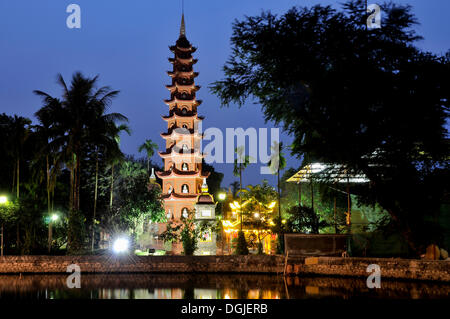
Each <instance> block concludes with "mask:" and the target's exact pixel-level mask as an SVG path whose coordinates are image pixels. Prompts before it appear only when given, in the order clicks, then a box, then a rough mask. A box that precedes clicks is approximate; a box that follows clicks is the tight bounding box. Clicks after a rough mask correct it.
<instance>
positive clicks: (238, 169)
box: [233, 146, 252, 231]
mask: <svg viewBox="0 0 450 319" xmlns="http://www.w3.org/2000/svg"><path fill="white" fill-rule="evenodd" d="M235 153H236V154H237V156H236V158H235V159H234V169H233V174H234V176H239V205H240V206H242V194H241V192H242V171H243V170H244V169H245V168H247V166H248V164H250V161H252V158H251V157H250V156H248V155H245V156H244V146H239V147H237V148H236V149H235ZM240 215H241V231H242V212H241V214H240Z"/></svg>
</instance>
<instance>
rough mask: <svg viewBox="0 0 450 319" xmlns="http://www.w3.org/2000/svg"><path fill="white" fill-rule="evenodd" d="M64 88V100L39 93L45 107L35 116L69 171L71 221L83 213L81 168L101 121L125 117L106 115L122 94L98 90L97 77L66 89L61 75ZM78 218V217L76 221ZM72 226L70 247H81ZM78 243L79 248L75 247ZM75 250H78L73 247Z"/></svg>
mask: <svg viewBox="0 0 450 319" xmlns="http://www.w3.org/2000/svg"><path fill="white" fill-rule="evenodd" d="M57 81H58V83H59V84H60V85H61V86H62V88H63V95H62V99H58V98H54V97H52V96H51V95H50V94H48V93H45V92H42V91H39V90H36V91H34V93H35V94H37V95H39V96H41V97H42V98H43V102H44V106H43V107H42V108H41V109H40V110H39V111H38V112H36V116H37V117H38V118H46V119H48V121H49V123H50V126H49V128H50V130H51V132H52V136H51V141H50V143H49V144H50V145H51V148H52V149H54V150H58V152H60V153H61V154H62V157H63V160H64V162H65V165H66V166H67V168H68V169H69V171H70V198H69V220H72V219H71V217H74V218H75V216H78V215H77V214H78V213H79V209H80V196H79V195H80V185H81V184H80V176H81V174H80V170H81V167H80V164H81V158H82V156H83V155H85V150H86V147H87V146H88V145H89V144H90V142H91V141H92V140H93V136H94V135H95V133H94V132H95V131H96V125H98V123H99V121H100V122H101V120H100V119H101V118H102V117H103V119H104V120H105V121H109V122H114V123H115V122H116V121H125V120H126V117H124V116H123V115H122V114H119V113H110V114H105V113H106V111H107V108H108V107H109V105H110V103H111V100H112V99H113V98H114V97H115V96H117V94H118V93H119V91H111V89H110V88H109V87H107V86H105V87H101V88H99V89H96V83H97V81H98V76H95V77H93V78H87V77H84V76H83V75H82V74H81V73H80V72H76V73H75V74H74V75H73V77H72V81H71V85H70V88H69V87H68V86H67V84H66V82H65V81H64V79H63V77H62V75H61V74H59V75H58V77H57ZM77 218H78V217H77ZM73 232H74V229H73V227H72V226H71V223H69V229H68V247H69V248H70V249H72V246H76V245H77V244H80V245H81V239H80V238H77V234H74V233H73ZM75 241H77V244H75ZM73 248H75V249H76V247H73Z"/></svg>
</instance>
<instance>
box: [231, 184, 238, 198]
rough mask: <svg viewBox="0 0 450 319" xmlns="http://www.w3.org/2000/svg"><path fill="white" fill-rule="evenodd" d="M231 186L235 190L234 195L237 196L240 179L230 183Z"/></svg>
mask: <svg viewBox="0 0 450 319" xmlns="http://www.w3.org/2000/svg"><path fill="white" fill-rule="evenodd" d="M230 186H231V189H232V191H233V197H235V196H236V194H237V190H238V187H239V182H238V181H234V182H233V183H231V184H230Z"/></svg>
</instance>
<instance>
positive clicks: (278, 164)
mask: <svg viewBox="0 0 450 319" xmlns="http://www.w3.org/2000/svg"><path fill="white" fill-rule="evenodd" d="M271 149H272V151H271V156H270V161H269V166H270V170H271V172H272V174H277V192H278V218H279V220H280V221H281V187H280V172H281V170H282V169H284V168H285V167H286V158H285V157H284V154H283V152H282V150H283V142H281V143H278V142H277V141H274V142H273V145H272V147H271Z"/></svg>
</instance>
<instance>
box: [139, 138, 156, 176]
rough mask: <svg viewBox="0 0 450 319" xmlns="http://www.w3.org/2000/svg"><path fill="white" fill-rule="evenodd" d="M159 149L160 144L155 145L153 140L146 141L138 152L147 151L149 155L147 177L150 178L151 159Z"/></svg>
mask: <svg viewBox="0 0 450 319" xmlns="http://www.w3.org/2000/svg"><path fill="white" fill-rule="evenodd" d="M156 149H158V144H156V143H153V141H152V140H151V139H147V140H145V142H144V143H143V144H142V145H141V146H139V149H138V151H139V152H142V151H145V152H146V154H147V175H149V176H150V158H151V157H152V156H153V154H155V150H156Z"/></svg>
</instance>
